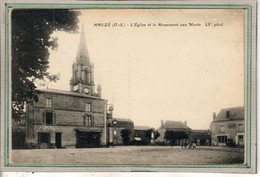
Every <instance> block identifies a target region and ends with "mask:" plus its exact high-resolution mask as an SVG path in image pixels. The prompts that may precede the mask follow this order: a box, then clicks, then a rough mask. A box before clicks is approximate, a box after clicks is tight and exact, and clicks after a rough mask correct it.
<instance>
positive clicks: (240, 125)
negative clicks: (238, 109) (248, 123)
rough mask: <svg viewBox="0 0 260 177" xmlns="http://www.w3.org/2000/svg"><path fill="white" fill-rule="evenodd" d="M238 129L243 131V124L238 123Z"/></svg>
mask: <svg viewBox="0 0 260 177" xmlns="http://www.w3.org/2000/svg"><path fill="white" fill-rule="evenodd" d="M237 127H238V131H240V132H242V131H244V125H243V124H238V126H237Z"/></svg>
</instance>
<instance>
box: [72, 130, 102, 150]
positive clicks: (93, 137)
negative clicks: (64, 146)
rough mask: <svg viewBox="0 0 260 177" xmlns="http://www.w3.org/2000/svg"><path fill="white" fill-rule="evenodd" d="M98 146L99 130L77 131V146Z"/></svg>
mask: <svg viewBox="0 0 260 177" xmlns="http://www.w3.org/2000/svg"><path fill="white" fill-rule="evenodd" d="M99 146H100V133H99V132H80V131H78V132H77V146H76V147H77V148H94V147H99Z"/></svg>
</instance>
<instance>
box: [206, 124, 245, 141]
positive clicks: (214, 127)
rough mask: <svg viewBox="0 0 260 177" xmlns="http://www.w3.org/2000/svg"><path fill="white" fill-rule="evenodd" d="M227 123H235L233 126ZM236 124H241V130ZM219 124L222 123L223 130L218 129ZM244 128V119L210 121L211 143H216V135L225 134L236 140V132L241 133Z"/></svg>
mask: <svg viewBox="0 0 260 177" xmlns="http://www.w3.org/2000/svg"><path fill="white" fill-rule="evenodd" d="M229 124H235V125H236V126H235V127H229V126H228V125H229ZM238 124H243V131H239V130H238ZM220 125H224V131H223V132H221V131H220ZM244 129H245V122H244V120H230V121H217V122H212V124H211V136H212V138H211V139H212V145H216V144H217V136H221V135H223V136H227V138H228V139H233V141H234V142H236V139H237V134H238V133H240V134H241V133H243V132H244Z"/></svg>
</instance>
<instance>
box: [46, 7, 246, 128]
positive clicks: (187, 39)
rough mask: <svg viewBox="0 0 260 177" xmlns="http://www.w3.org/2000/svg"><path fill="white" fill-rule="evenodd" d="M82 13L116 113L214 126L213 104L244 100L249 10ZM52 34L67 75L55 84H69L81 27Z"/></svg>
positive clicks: (147, 121) (152, 122)
mask: <svg viewBox="0 0 260 177" xmlns="http://www.w3.org/2000/svg"><path fill="white" fill-rule="evenodd" d="M79 19H80V23H79V27H80V30H81V28H82V25H84V29H85V36H86V43H87V46H88V51H89V56H90V60H91V62H93V63H94V66H95V68H94V79H95V84H96V86H97V85H98V84H100V85H101V87H102V98H104V99H107V100H108V102H109V104H113V105H114V113H113V116H114V117H115V118H127V119H132V120H133V121H134V124H135V125H137V126H150V127H153V128H155V129H157V128H158V127H159V126H160V124H161V120H164V121H166V120H174V121H187V123H188V126H189V127H190V128H192V129H209V128H210V123H211V121H212V119H213V112H217V113H218V112H219V111H220V109H221V108H227V107H235V106H244V29H243V27H244V11H243V10H240V9H233V10H232V9H211V10H210V9H186V10H184V9H157V10H151V9H88V10H82V11H81V16H80V17H79ZM95 23H110V24H111V25H112V24H114V23H117V26H114V27H112V26H110V27H97V26H95V25H94V24H95ZM120 23H122V24H123V25H124V26H119V24H120ZM135 23H137V24H143V25H140V26H139V27H137V26H135V25H134V24H135ZM158 23H162V24H175V26H158ZM189 23H193V24H200V25H194V26H189ZM206 23H207V24H209V23H211V25H209V26H205V24H206ZM131 24H132V26H131ZM150 24H151V26H149V25H150ZM181 24H188V25H187V26H181ZM215 24H216V25H215ZM144 25H145V26H144ZM214 25H215V26H214ZM53 36H54V37H57V38H58V44H59V47H58V48H57V50H54V51H53V50H50V58H49V61H50V67H49V72H50V73H52V74H57V73H60V80H59V81H58V82H57V83H54V84H49V85H48V88H54V89H61V90H69V89H70V86H69V80H70V79H71V76H72V67H71V66H72V63H73V61H75V58H76V54H77V49H78V44H79V37H80V33H77V34H69V33H65V32H55V33H54V34H53Z"/></svg>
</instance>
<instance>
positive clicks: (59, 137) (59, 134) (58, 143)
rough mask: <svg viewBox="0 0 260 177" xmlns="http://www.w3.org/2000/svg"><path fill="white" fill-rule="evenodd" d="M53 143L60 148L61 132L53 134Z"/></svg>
mask: <svg viewBox="0 0 260 177" xmlns="http://www.w3.org/2000/svg"><path fill="white" fill-rule="evenodd" d="M55 145H56V148H61V133H56V134H55Z"/></svg>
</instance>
